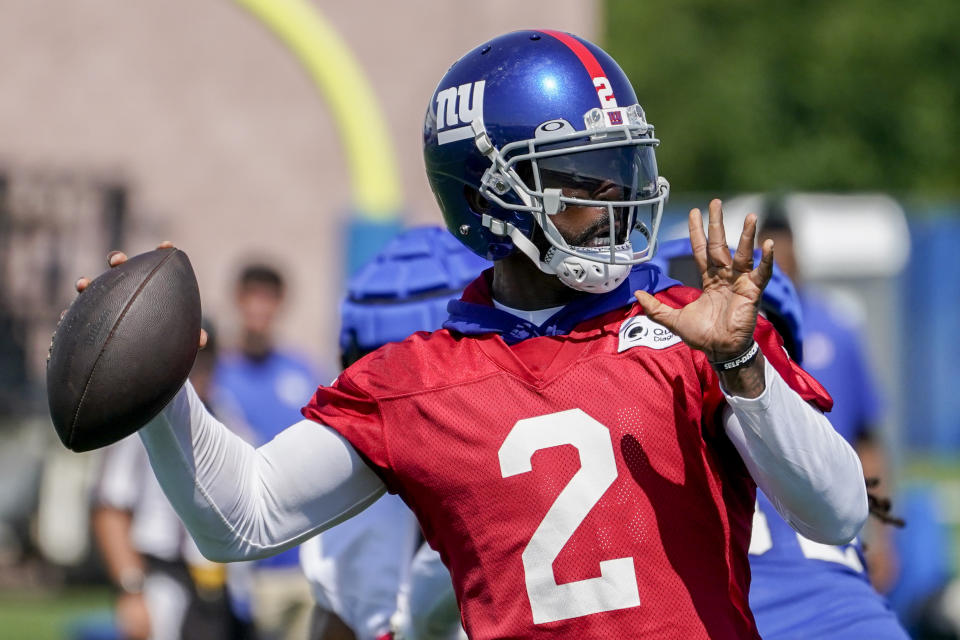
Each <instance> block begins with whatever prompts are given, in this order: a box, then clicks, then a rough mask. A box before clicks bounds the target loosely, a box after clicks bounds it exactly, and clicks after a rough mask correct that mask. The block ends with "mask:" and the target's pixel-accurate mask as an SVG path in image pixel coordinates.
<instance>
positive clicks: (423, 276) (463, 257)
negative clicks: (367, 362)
mask: <svg viewBox="0 0 960 640" xmlns="http://www.w3.org/2000/svg"><path fill="white" fill-rule="evenodd" d="M489 266H490V263H489V262H487V261H486V260H483V259H482V258H479V257H477V256H475V255H474V254H473V253H471V252H470V251H468V250H467V249H466V248H465V247H464V246H463V245H461V244H460V243H459V242H457V241H456V240H454V239H453V238H452V237H451V236H450V234H449V233H447V232H446V231H445V230H444V229H443V228H441V227H415V228H413V229H408V230H406V231H403V232H402V233H400V234H399V235H398V236H396V237H395V238H394V239H393V240H391V241H390V242H389V243H388V244H387V246H386V247H384V249H383V250H382V251H380V253H378V254H377V255H376V256H374V258H373V259H372V260H371V261H370V262H368V263H367V264H365V265H364V266H363V267H361V268H360V270H359V271H357V273H356V274H354V275H353V276H352V277H351V278H350V281H349V282H348V283H347V296H346V299H344V301H343V302H342V303H341V305H340V318H341V326H340V353H341V357H342V360H343V366H344V368H346V366H347V365H349V364H351V363H352V362H354V361H356V360H357V359H359V358H360V357H362V356H363V355H365V354H367V353H369V352H371V351H373V350H375V349H378V348H380V347H381V346H383V345H385V344H386V343H388V342H398V341H400V340H403V339H404V338H406V337H407V336H409V335H410V334H411V333H414V332H415V331H433V330H434V329H437V328H439V327H440V325H441V324H443V321H444V320H446V319H447V302H449V301H450V300H452V299H455V298H458V297H459V296H460V292H461V291H462V290H463V288H464V287H465V286H466V285H467V284H469V283H470V282H471V281H472V280H473V279H474V278H476V277H477V275H479V273H480V272H481V271H482V270H483V269H485V268H487V267H489Z"/></svg>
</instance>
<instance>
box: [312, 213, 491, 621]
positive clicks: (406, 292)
mask: <svg viewBox="0 0 960 640" xmlns="http://www.w3.org/2000/svg"><path fill="white" fill-rule="evenodd" d="M488 266H490V263H489V262H487V261H486V260H484V259H482V258H480V257H479V256H477V255H475V254H474V253H473V252H472V251H470V250H469V249H467V248H466V247H464V246H463V245H462V244H460V243H459V242H457V240H456V239H455V238H454V237H453V236H451V235H450V234H449V233H448V232H447V231H446V230H445V229H442V228H440V227H418V228H414V229H410V230H407V231H404V232H403V233H401V234H400V235H398V236H397V237H396V238H394V239H393V240H392V241H391V242H390V243H389V244H388V245H387V246H386V247H385V248H384V249H383V250H382V251H381V252H380V253H378V254H377V255H376V256H375V257H374V258H373V259H372V260H371V261H370V262H369V263H367V264H366V265H365V266H364V267H362V268H361V269H360V270H359V271H358V272H357V273H356V274H355V275H354V276H353V277H351V278H350V281H349V283H348V285H347V296H346V299H344V301H343V303H342V304H341V307H340V314H341V328H340V353H341V364H342V366H343V368H344V369H346V368H347V367H349V366H350V365H351V364H353V363H354V362H356V361H357V360H359V359H360V358H362V357H363V356H365V355H367V354H368V353H371V352H373V351H375V350H377V349H379V348H380V347H382V346H383V345H385V344H386V343H388V342H399V341H401V340H403V339H404V338H406V337H407V336H409V335H410V334H412V333H414V332H417V331H433V330H435V329H437V328H439V327H440V325H441V324H443V321H444V320H445V319H446V317H447V302H449V301H450V300H453V299H456V298H458V297H459V295H460V292H461V291H462V290H463V288H464V287H465V286H466V285H467V284H469V283H470V282H471V281H472V280H473V279H474V278H475V277H476V276H477V274H478V273H480V272H481V271H482V270H483V269H484V268H486V267H488ZM419 532H420V530H419V526H418V524H417V521H416V518H415V517H414V515H413V513H412V512H411V511H410V510H409V509H408V508H407V507H406V505H404V503H403V501H402V500H401V499H400V497H399V496H396V495H389V494H388V495H385V496H383V497H382V498H380V499H379V500H378V501H377V502H375V503H374V504H373V505H371V506H370V507H368V508H367V509H365V510H364V511H363V512H361V513H360V514H358V515H356V516H354V517H353V518H351V519H349V520H347V521H346V522H343V523H341V524H339V525H337V526H335V527H333V528H332V529H329V530H327V531H324V532H323V533H321V534H320V535H318V536H316V537H314V538H311V539H310V540H308V541H307V542H305V543H304V544H303V545H301V547H300V561H301V565H302V566H303V570H304V573H305V574H306V576H307V578H308V579H309V580H310V583H311V587H312V589H313V593H314V596H315V598H316V600H317V608H316V611H315V614H314V622H313V627H312V630H311V640H353V639H356V640H381V639H384V638H389V637H390V622H391V618H392V617H393V615H394V613H395V612H396V610H397V602H398V593H400V592H401V591H403V592H404V593H407V594H409V589H407V588H406V585H407V582H408V574H409V572H410V565H411V560H412V558H413V555H414V550H415V548H416V545H417V544H418V541H419V540H420V537H419ZM421 554H431V555H432V556H435V557H436V563H437V565H438V567H439V570H440V571H442V576H443V578H444V580H445V581H446V584H447V587H448V589H447V590H448V591H449V592H450V596H451V599H452V602H453V607H452V616H453V620H452V622H453V624H455V626H456V630H459V629H460V614H459V611H458V610H457V606H456V598H455V597H453V586H452V584H451V583H450V574H449V573H448V572H447V570H446V567H444V566H443V565H442V563H441V562H440V557H439V555H438V554H437V553H436V552H435V551H433V550H432V549H430V548H429V546H427V545H426V544H424V545H423V548H422V549H421V551H420V552H418V557H419V556H420V555H421Z"/></svg>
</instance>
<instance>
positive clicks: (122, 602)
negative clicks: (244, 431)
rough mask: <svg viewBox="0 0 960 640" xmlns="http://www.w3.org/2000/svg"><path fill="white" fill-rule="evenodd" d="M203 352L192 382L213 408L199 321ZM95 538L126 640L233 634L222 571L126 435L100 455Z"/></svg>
mask: <svg viewBox="0 0 960 640" xmlns="http://www.w3.org/2000/svg"><path fill="white" fill-rule="evenodd" d="M204 329H205V330H206V331H207V336H208V338H207V345H206V348H205V349H204V350H202V351H200V353H199V354H198V355H197V360H196V362H195V363H194V366H193V370H192V371H191V372H190V380H191V382H192V383H193V385H194V388H196V390H197V394H198V395H199V396H200V399H201V400H203V401H204V403H206V404H207V406H210V402H209V399H210V380H211V377H212V374H213V369H214V365H215V361H216V355H217V349H216V333H215V332H214V330H213V327H212V326H211V325H210V324H209V323H208V322H204ZM93 499H94V506H93V514H92V525H93V534H94V537H95V539H96V542H97V546H98V547H99V549H100V553H101V556H102V557H103V561H104V564H105V565H106V568H107V573H108V574H109V576H110V579H111V581H112V582H113V584H114V586H115V587H116V588H117V600H116V612H115V623H116V627H117V633H118V635H119V637H120V638H123V639H124V640H146V639H147V638H150V639H151V640H181V639H182V640H192V639H196V640H216V639H217V638H223V639H227V638H230V639H234V638H238V637H241V638H242V637H244V636H243V634H242V633H238V631H239V627H238V623H236V622H235V621H234V620H233V616H232V613H231V611H230V606H229V599H228V597H227V594H226V589H225V581H224V580H225V568H224V566H223V565H218V564H215V563H212V562H209V561H208V560H206V559H204V558H203V556H201V555H200V552H199V551H198V550H197V547H196V545H195V544H194V542H193V539H192V538H191V537H190V535H189V534H188V533H187V531H186V529H185V528H184V527H183V524H182V523H181V522H180V518H179V517H178V516H177V514H176V512H174V510H173V507H171V506H170V503H169V502H168V501H167V497H166V496H165V495H163V490H162V489H161V488H160V485H159V484H158V483H157V480H156V477H155V476H154V475H153V473H152V472H151V471H150V462H149V460H148V459H147V452H146V450H145V449H144V448H143V445H142V444H141V443H140V439H139V438H136V437H128V438H125V439H124V440H121V441H120V442H118V443H116V444H114V445H112V446H110V447H109V448H107V449H106V450H105V452H104V459H103V464H102V467H101V469H100V475H99V478H98V482H97V483H96V485H95V488H94V496H93Z"/></svg>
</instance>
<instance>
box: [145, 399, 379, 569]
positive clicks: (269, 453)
mask: <svg viewBox="0 0 960 640" xmlns="http://www.w3.org/2000/svg"><path fill="white" fill-rule="evenodd" d="M140 438H141V439H142V440H143V444H144V445H145V446H146V449H147V453H148V454H149V456H150V464H151V465H152V466H153V470H154V472H155V473H156V475H157V479H158V480H159V481H160V485H161V486H162V487H163V490H164V492H165V493H166V494H167V497H168V498H169V499H170V502H171V504H173V506H174V508H175V509H176V510H177V513H178V514H179V515H180V518H181V519H182V520H183V522H184V524H185V525H186V526H187V529H188V530H189V531H190V533H191V535H192V536H193V538H194V540H196V543H197V546H198V547H199V548H200V551H201V552H202V553H203V554H204V555H205V556H206V557H207V558H209V559H210V560H216V561H220V562H230V561H234V560H249V559H253V558H260V557H264V556H269V555H272V554H274V553H276V552H278V551H281V550H283V549H286V548H288V547H292V546H294V545H296V544H298V543H300V542H302V541H303V540H305V539H306V538H309V537H310V536H311V535H313V534H316V533H318V532H319V531H322V530H323V529H326V528H329V527H331V526H333V525H335V524H337V523H338V522H342V521H343V520H346V519H347V518H349V517H350V516H352V515H354V514H356V513H357V512H359V511H361V510H362V509H364V508H365V507H367V506H368V505H370V504H371V503H373V502H374V501H375V500H376V499H377V498H379V497H380V496H381V495H382V494H383V492H384V491H385V487H384V485H383V483H382V482H381V480H380V479H379V477H377V475H376V474H375V473H374V472H373V470H371V469H370V468H369V467H368V466H367V465H366V464H365V463H364V462H363V460H362V459H361V458H360V456H359V455H358V454H357V452H356V451H355V450H354V449H353V447H352V446H350V444H349V443H348V442H347V441H346V440H345V439H344V438H343V437H342V436H341V435H340V434H338V433H337V432H335V431H334V430H333V429H330V428H329V427H325V426H323V425H321V424H318V423H316V422H311V421H309V420H303V421H301V422H298V423H296V424H294V425H292V426H291V427H288V428H287V429H286V430H284V431H283V432H282V433H280V434H279V435H277V437H276V438H274V439H273V440H271V441H270V442H268V443H267V444H265V445H263V446H262V447H260V448H258V449H254V448H253V447H252V446H251V445H249V444H248V443H247V442H245V441H244V440H243V439H241V438H240V437H239V436H237V435H235V434H234V433H232V432H231V431H230V430H229V429H227V428H226V427H225V426H224V425H223V424H221V423H220V422H219V421H217V420H216V419H215V418H214V417H213V416H212V415H210V413H209V412H208V411H207V410H206V408H205V407H204V406H203V403H202V402H201V401H200V398H199V397H197V394H196V392H195V391H194V390H193V387H192V386H191V385H190V383H189V382H188V383H187V384H186V385H184V388H183V389H181V390H180V391H179V392H178V393H177V395H176V397H175V398H174V399H173V401H171V402H170V404H169V405H167V407H166V408H165V409H164V410H163V411H161V412H160V414H159V415H158V416H157V417H156V418H154V419H153V420H152V421H151V422H150V423H149V424H148V425H147V426H145V427H144V428H143V429H141V430H140Z"/></svg>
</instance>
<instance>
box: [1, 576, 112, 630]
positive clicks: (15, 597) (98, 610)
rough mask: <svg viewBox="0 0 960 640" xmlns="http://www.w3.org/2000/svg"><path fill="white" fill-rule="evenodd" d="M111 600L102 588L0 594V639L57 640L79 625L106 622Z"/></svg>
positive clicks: (106, 590) (5, 592)
mask: <svg viewBox="0 0 960 640" xmlns="http://www.w3.org/2000/svg"><path fill="white" fill-rule="evenodd" d="M111 602H112V596H111V594H110V591H109V590H108V589H105V588H88V589H68V590H65V591H56V592H40V593H35V592H29V593H26V592H17V591H0V638H2V639H3V640H61V639H66V638H70V637H71V635H70V630H71V629H73V628H76V626H77V625H78V624H79V623H82V622H84V621H87V622H94V621H98V622H106V621H108V620H109V619H110V611H111V608H110V607H111Z"/></svg>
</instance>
